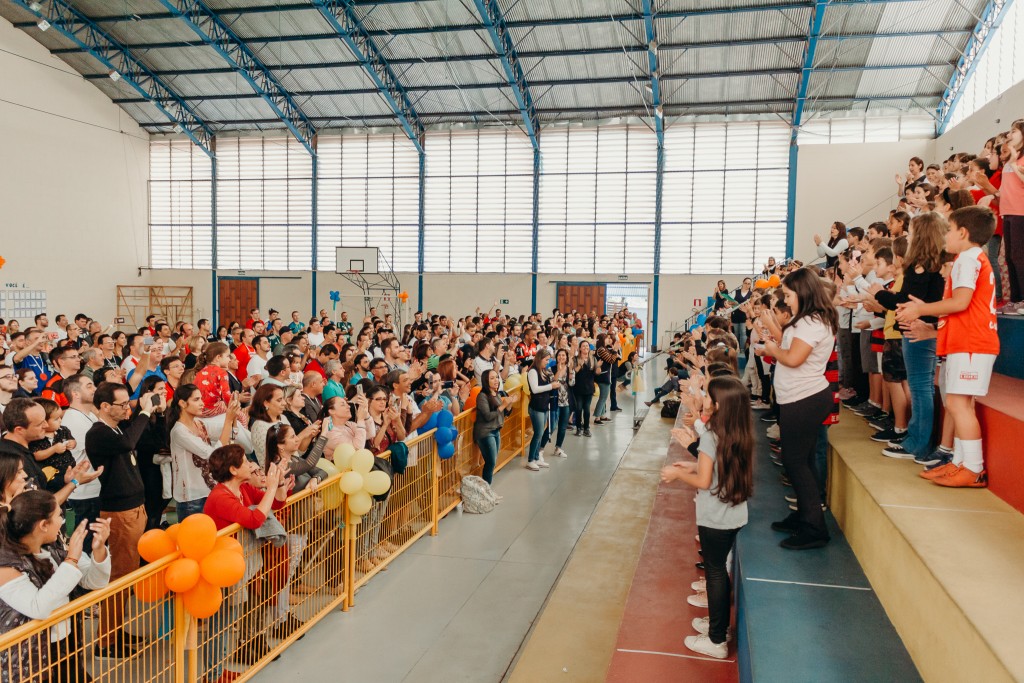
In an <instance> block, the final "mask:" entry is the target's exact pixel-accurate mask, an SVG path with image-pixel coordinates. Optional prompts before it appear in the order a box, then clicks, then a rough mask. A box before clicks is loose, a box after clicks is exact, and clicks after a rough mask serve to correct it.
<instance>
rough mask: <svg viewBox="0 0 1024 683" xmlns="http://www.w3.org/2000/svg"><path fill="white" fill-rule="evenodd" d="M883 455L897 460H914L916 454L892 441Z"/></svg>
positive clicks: (883, 450) (883, 451) (884, 449)
mask: <svg viewBox="0 0 1024 683" xmlns="http://www.w3.org/2000/svg"><path fill="white" fill-rule="evenodd" d="M882 455H884V456H885V457H887V458H896V459H897V460H910V459H912V458H914V454H913V453H911V452H910V451H908V450H907V449H905V448H903V446H901V445H900V444H899V442H894V441H890V442H889V445H888V446H886V447H885V448H883V449H882Z"/></svg>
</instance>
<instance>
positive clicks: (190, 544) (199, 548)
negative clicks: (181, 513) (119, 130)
mask: <svg viewBox="0 0 1024 683" xmlns="http://www.w3.org/2000/svg"><path fill="white" fill-rule="evenodd" d="M216 543H217V525H216V524H214V523H213V520H212V519H210V518H209V517H208V516H206V515H189V516H188V517H186V518H185V521H183V522H182V523H181V531H179V532H178V547H179V548H181V553H182V554H183V555H184V556H185V557H189V558H191V559H193V560H196V561H199V560H201V559H203V558H204V557H206V556H207V555H208V554H209V553H210V551H211V550H213V546H214V545H216Z"/></svg>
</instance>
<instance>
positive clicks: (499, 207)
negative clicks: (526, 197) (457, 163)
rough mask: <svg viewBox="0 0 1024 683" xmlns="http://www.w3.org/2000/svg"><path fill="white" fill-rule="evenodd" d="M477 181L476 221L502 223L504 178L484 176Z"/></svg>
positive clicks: (503, 215) (503, 216) (503, 217)
mask: <svg viewBox="0 0 1024 683" xmlns="http://www.w3.org/2000/svg"><path fill="white" fill-rule="evenodd" d="M477 180H478V186H477V201H478V210H477V220H479V221H480V222H481V223H490V224H500V223H504V221H505V176H486V175H485V176H480V177H479V178H478V179H477ZM470 182H472V181H470ZM531 203H532V198H531Z"/></svg>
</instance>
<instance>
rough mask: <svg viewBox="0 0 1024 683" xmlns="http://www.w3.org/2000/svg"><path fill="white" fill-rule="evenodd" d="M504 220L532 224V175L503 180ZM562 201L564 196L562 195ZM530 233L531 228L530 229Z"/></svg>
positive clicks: (510, 177) (509, 177)
mask: <svg viewBox="0 0 1024 683" xmlns="http://www.w3.org/2000/svg"><path fill="white" fill-rule="evenodd" d="M504 199H505V220H506V221H508V222H510V223H529V224H531V225H532V224H533V175H532V172H531V174H530V175H518V176H507V177H506V178H505V195H504ZM563 201H564V194H563ZM531 232H532V228H531Z"/></svg>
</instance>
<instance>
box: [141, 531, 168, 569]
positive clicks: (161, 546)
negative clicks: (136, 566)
mask: <svg viewBox="0 0 1024 683" xmlns="http://www.w3.org/2000/svg"><path fill="white" fill-rule="evenodd" d="M176 552H178V546H177V545H176V544H175V543H174V541H173V540H172V539H171V537H170V536H169V535H168V534H167V532H166V531H164V530H163V529H150V530H149V531H147V532H146V533H144V534H142V537H141V538H140V539H139V555H141V556H142V559H144V560H145V561H146V562H156V561H157V560H159V559H160V558H161V557H163V556H164V555H170V554H171V553H176Z"/></svg>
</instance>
